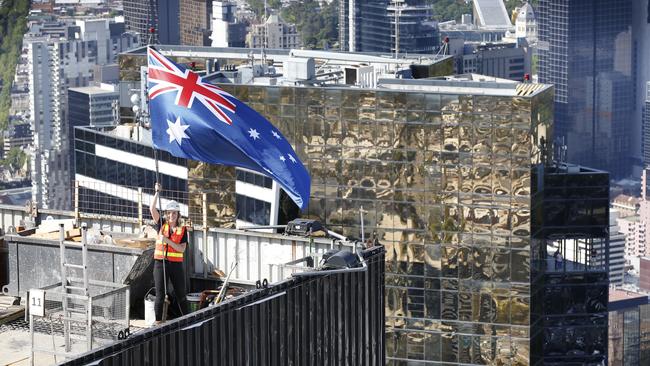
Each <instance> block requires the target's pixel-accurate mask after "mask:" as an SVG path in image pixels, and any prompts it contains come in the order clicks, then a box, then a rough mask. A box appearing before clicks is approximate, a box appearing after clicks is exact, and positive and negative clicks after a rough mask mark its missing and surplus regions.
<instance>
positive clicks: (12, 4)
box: [0, 0, 29, 131]
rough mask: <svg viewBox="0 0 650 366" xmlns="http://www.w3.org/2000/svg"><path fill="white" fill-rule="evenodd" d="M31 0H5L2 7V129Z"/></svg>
mask: <svg viewBox="0 0 650 366" xmlns="http://www.w3.org/2000/svg"><path fill="white" fill-rule="evenodd" d="M28 12H29V0H4V1H2V6H1V7H0V39H1V40H2V43H0V85H1V89H0V131H4V130H6V129H7V123H8V119H9V118H8V117H9V108H10V107H11V85H12V83H13V81H14V74H15V73H16V64H17V63H18V57H19V56H20V48H21V45H22V40H23V34H25V31H26V30H27V20H26V17H27V14H28Z"/></svg>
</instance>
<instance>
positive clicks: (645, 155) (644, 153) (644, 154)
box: [641, 81, 650, 168]
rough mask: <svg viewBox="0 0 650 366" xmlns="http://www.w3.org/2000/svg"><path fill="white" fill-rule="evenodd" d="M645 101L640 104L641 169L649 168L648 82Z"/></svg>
mask: <svg viewBox="0 0 650 366" xmlns="http://www.w3.org/2000/svg"><path fill="white" fill-rule="evenodd" d="M644 91H645V93H644V95H645V100H644V101H643V104H642V112H643V113H642V116H643V120H642V131H643V139H642V143H641V146H642V150H643V151H642V159H643V167H644V168H648V167H650V81H649V82H647V83H646V84H645V90H644Z"/></svg>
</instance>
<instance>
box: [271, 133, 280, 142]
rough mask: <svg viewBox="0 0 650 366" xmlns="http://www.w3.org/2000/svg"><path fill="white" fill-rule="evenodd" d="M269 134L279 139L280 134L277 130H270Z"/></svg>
mask: <svg viewBox="0 0 650 366" xmlns="http://www.w3.org/2000/svg"><path fill="white" fill-rule="evenodd" d="M271 134H273V137H275V138H276V139H278V140H279V139H280V135H279V134H278V133H277V132H275V131H271Z"/></svg>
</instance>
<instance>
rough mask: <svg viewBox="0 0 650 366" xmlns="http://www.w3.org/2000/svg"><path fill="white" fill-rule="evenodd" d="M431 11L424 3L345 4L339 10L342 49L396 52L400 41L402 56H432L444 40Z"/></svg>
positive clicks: (346, 0)
mask: <svg viewBox="0 0 650 366" xmlns="http://www.w3.org/2000/svg"><path fill="white" fill-rule="evenodd" d="M431 10H432V8H431V6H430V5H428V4H427V3H426V2H425V1H423V0H408V1H388V0H343V1H341V6H340V9H339V42H340V45H341V49H342V50H346V51H351V52H385V53H389V52H395V48H396V45H397V42H396V40H397V38H398V37H399V52H400V53H422V54H432V53H434V51H435V50H436V49H437V48H438V46H439V44H440V40H439V33H438V28H437V26H435V25H433V23H432V22H431ZM396 15H397V16H396ZM396 30H397V31H398V32H396Z"/></svg>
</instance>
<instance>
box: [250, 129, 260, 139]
mask: <svg viewBox="0 0 650 366" xmlns="http://www.w3.org/2000/svg"><path fill="white" fill-rule="evenodd" d="M248 135H249V136H250V138H252V139H253V141H255V140H257V139H258V138H260V133H259V132H257V130H256V129H254V128H251V129H250V130H248Z"/></svg>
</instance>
